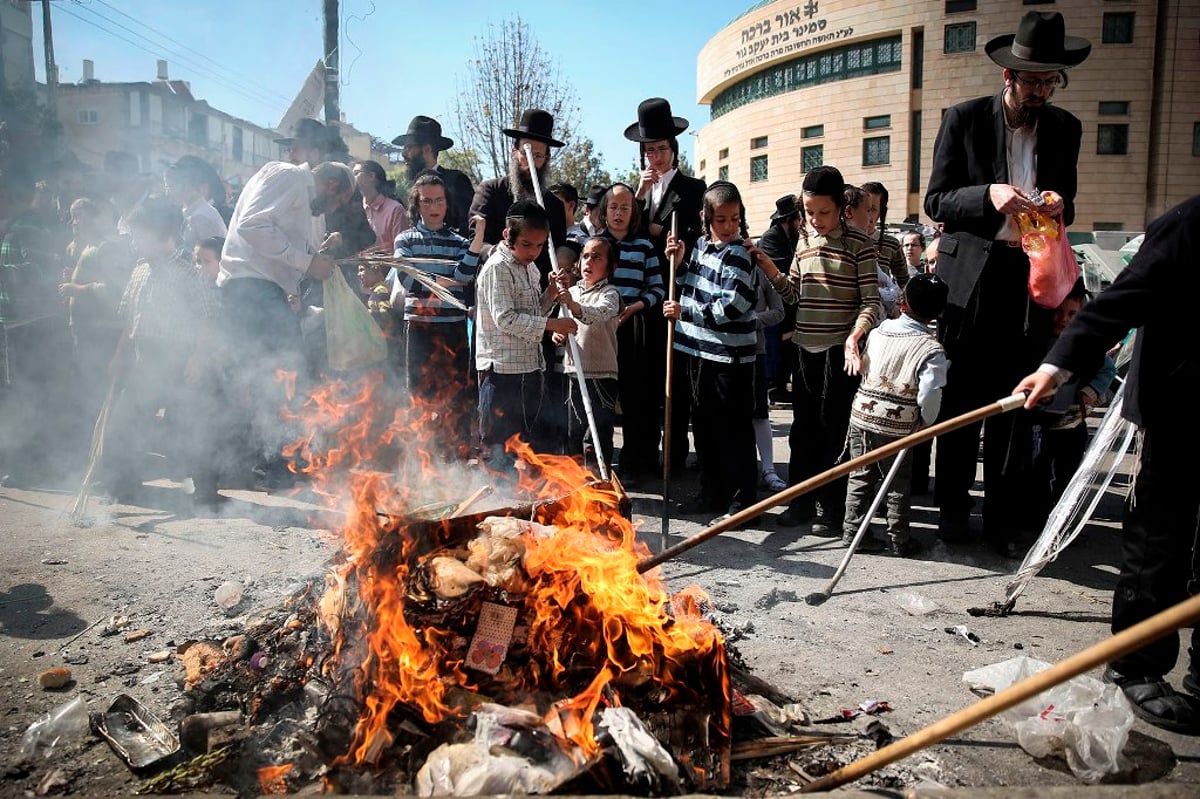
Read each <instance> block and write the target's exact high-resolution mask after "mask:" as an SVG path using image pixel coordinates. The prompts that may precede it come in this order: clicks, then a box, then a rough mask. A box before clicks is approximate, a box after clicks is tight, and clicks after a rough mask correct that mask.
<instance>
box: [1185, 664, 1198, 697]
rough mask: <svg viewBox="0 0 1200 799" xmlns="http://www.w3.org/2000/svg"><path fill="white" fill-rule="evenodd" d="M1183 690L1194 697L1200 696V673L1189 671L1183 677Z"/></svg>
mask: <svg viewBox="0 0 1200 799" xmlns="http://www.w3.org/2000/svg"><path fill="white" fill-rule="evenodd" d="M1183 690H1185V691H1187V692H1188V693H1189V694H1191V695H1192V696H1200V671H1195V670H1193V671H1189V672H1188V673H1187V674H1185V675H1183Z"/></svg>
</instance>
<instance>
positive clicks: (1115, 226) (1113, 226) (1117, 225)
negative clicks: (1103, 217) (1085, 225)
mask: <svg viewBox="0 0 1200 799" xmlns="http://www.w3.org/2000/svg"><path fill="white" fill-rule="evenodd" d="M1124 229H1125V225H1124V224H1122V223H1121V222H1093V223H1092V230H1124Z"/></svg>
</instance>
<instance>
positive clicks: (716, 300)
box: [675, 237, 758, 363]
mask: <svg viewBox="0 0 1200 799" xmlns="http://www.w3.org/2000/svg"><path fill="white" fill-rule="evenodd" d="M756 301H757V292H756V290H755V288H754V265H753V264H752V263H751V261H750V256H749V254H748V253H747V252H746V247H745V245H744V244H743V243H742V241H741V240H740V239H735V240H734V241H731V242H729V243H728V244H726V245H723V246H722V245H720V244H716V243H713V242H709V241H708V240H707V239H705V238H704V237H701V238H700V239H698V240H697V241H696V247H695V249H693V250H692V255H691V259H690V260H689V261H688V264H687V270H686V271H685V272H684V274H683V276H682V286H681V288H680V293H679V305H680V317H679V320H678V321H676V322H675V349H677V350H679V351H680V352H686V353H688V354H689V355H694V356H696V357H697V358H703V359H705V360H709V361H720V362H721V363H753V362H754V357H755V350H756V349H757V347H756V345H757V344H758V333H757V330H756V317H755V315H754V304H755V302H756Z"/></svg>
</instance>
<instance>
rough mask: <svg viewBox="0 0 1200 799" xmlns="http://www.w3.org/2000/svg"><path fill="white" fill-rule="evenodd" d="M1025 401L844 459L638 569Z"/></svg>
mask: <svg viewBox="0 0 1200 799" xmlns="http://www.w3.org/2000/svg"><path fill="white" fill-rule="evenodd" d="M1024 403H1025V395H1024V394H1012V395H1010V396H1007V397H1004V398H1003V399H1000V400H996V401H995V402H992V403H989V404H987V405H984V406H983V407H982V408H976V409H975V410H973V411H968V412H967V413H964V414H961V415H959V416H955V417H954V418H953V419H947V420H946V421H944V422H939V423H938V424H935V425H933V426H932V427H926V428H925V429H924V430H919V431H917V432H916V433H913V434H912V435H907V436H904V437H903V438H898V439H896V440H895V441H890V442H888V443H887V444H884V445H883V446H882V447H880V448H879V449H874V450H871V451H870V452H867V453H864V454H862V455H859V456H858V457H857V458H851V459H850V460H848V461H846V462H845V463H840V464H838V465H837V466H834V467H833V468H832V469H828V470H826V471H824V472H821V473H820V474H815V475H813V476H812V477H810V478H808V479H807V480H803V481H801V482H799V483H796V485H794V486H791V487H790V488H786V489H784V490H783V491H780V492H779V493H778V494H772V495H771V496H769V497H767V498H766V499H764V500H762V501H760V502H756V503H755V504H753V505H751V506H750V507H748V508H746V509H745V510H743V511H741V512H739V513H735V514H733V515H732V516H730V517H728V518H726V519H725V520H724V521H721V522H718V523H717V524H714V525H712V526H711V527H707V528H705V529H703V530H701V531H700V532H698V533H696V534H695V535H694V536H692V537H691V538H687V539H685V540H683V541H680V542H679V543H678V544H676V545H675V546H673V547H670V548H669V549H664V550H663V551H662V552H659V553H658V554H657V555H653V556H651V557H649V558H646V559H645V560H643V561H642V562H641V563H639V564H638V573H644V572H646V571H648V570H650V569H653V568H654V567H655V566H657V565H659V564H660V563H662V562H664V561H667V560H670V559H671V558H673V557H675V556H676V555H681V554H683V553H684V552H687V551H688V550H689V549H693V548H694V547H698V546H700V545H701V544H703V543H704V542H705V541H707V540H708V539H710V538H713V537H714V536H718V535H720V534H721V533H723V532H725V531H726V530H733V529H736V528H737V527H739V526H741V525H743V524H745V523H746V522H748V521H750V520H751V519H755V518H758V517H759V516H761V515H763V514H764V513H766V512H767V511H769V510H770V509H771V508H774V507H776V506H777V505H783V504H785V503H788V502H791V501H792V500H793V499H795V498H796V497H798V496H801V495H803V494H807V493H808V492H809V491H812V490H814V489H816V488H820V487H821V486H823V485H825V484H827V483H832V482H833V481H834V480H837V479H838V478H839V477H844V476H845V475H848V474H850V472H852V471H854V470H855V469H858V468H861V467H863V466H869V465H870V464H872V463H875V462H877V461H881V460H883V459H884V458H887V457H890V456H892V455H895V454H897V453H898V452H900V450H903V449H910V448H912V447H915V446H916V445H917V444H920V443H922V442H924V441H928V440H929V439H931V438H935V437H937V436H940V435H942V434H943V433H949V432H950V431H951V430H956V429H958V428H960V427H964V426H966V425H969V424H971V423H973V422H980V421H983V420H984V419H986V418H988V417H989V416H994V415H996V414H998V413H1007V412H1008V411H1012V410H1016V409H1017V408H1020V407H1021V406H1022V405H1023V404H1024Z"/></svg>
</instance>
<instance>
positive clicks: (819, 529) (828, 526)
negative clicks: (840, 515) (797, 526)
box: [808, 515, 865, 551]
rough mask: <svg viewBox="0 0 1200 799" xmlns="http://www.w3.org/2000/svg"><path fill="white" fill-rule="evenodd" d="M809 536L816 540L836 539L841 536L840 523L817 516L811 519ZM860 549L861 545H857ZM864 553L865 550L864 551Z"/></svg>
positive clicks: (826, 517)
mask: <svg viewBox="0 0 1200 799" xmlns="http://www.w3.org/2000/svg"><path fill="white" fill-rule="evenodd" d="M808 532H809V534H810V535H815V536H816V537H817V538H837V537H838V536H840V535H841V534H842V523H841V521H839V520H834V519H831V518H829V517H828V516H820V515H818V516H817V517H816V518H814V519H813V523H812V529H810V530H809V531H808ZM859 546H860V547H861V546H862V544H859ZM864 551H865V550H864Z"/></svg>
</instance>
